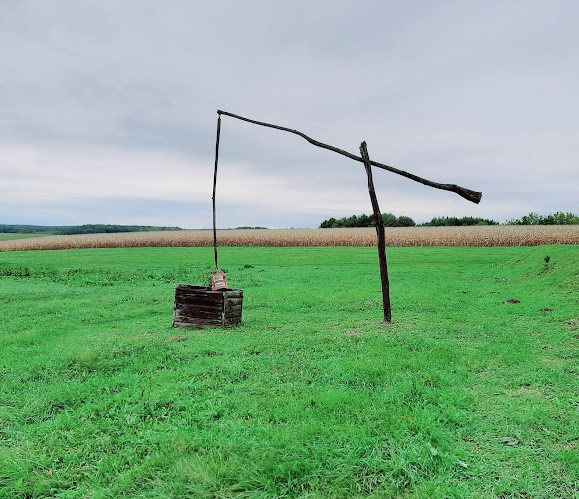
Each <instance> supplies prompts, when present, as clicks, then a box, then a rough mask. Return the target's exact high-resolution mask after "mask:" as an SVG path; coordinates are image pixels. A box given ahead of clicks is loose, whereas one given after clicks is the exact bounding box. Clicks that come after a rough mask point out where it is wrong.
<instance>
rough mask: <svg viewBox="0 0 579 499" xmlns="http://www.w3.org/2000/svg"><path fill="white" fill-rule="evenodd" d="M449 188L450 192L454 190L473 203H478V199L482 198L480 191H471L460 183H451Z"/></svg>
mask: <svg viewBox="0 0 579 499" xmlns="http://www.w3.org/2000/svg"><path fill="white" fill-rule="evenodd" d="M451 190H452V192H456V193H457V194H458V195H459V196H462V197H463V198H464V199H466V200H468V201H471V202H472V203H475V204H479V203H480V200H481V199H482V192H477V191H471V190H470V189H466V188H465V187H461V186H460V185H455V184H452V185H451Z"/></svg>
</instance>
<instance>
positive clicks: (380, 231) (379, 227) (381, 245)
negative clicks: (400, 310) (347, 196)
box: [360, 142, 392, 322]
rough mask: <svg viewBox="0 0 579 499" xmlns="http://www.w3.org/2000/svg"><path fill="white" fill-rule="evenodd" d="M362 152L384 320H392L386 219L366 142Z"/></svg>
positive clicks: (362, 145)
mask: <svg viewBox="0 0 579 499" xmlns="http://www.w3.org/2000/svg"><path fill="white" fill-rule="evenodd" d="M360 153H361V155H362V159H363V160H364V167H365V168H366V175H368V192H369V193H370V201H372V209H373V210H374V221H375V222H376V234H377V235H378V258H379V259H380V279H381V280H382V305H383V308H384V322H392V306H391V305H390V281H389V279H388V263H387V261H386V231H385V230H384V220H383V218H382V214H381V213H380V207H379V206H378V198H377V197H376V191H375V190H374V181H373V180H372V164H371V162H370V156H369V154H368V148H367V146H366V142H362V144H361V145H360Z"/></svg>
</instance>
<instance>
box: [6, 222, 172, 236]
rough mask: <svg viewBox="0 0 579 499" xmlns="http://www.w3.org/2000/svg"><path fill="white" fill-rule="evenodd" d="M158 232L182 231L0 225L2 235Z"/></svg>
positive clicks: (143, 226) (128, 227)
mask: <svg viewBox="0 0 579 499" xmlns="http://www.w3.org/2000/svg"><path fill="white" fill-rule="evenodd" d="M158 230H183V229H181V228H180V227H152V226H149V225H105V224H92V225H75V226H72V225H3V224H0V233H3V234H55V235H70V234H103V233H115V232H150V231H158Z"/></svg>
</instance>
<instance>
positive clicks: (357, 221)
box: [320, 213, 498, 229]
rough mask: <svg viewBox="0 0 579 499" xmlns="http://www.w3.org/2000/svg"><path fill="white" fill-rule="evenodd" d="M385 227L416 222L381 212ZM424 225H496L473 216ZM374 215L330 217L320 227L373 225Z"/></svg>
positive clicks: (435, 220)
mask: <svg viewBox="0 0 579 499" xmlns="http://www.w3.org/2000/svg"><path fill="white" fill-rule="evenodd" d="M382 220H384V226H385V227H414V226H415V225H416V223H415V222H414V220H412V218H410V217H407V216H404V215H402V216H399V217H397V216H395V215H393V214H392V213H383V214H382ZM421 225H425V226H461V225H498V222H495V221H494V220H487V219H484V218H475V217H462V218H457V217H440V218H433V219H432V220H431V221H430V222H427V223H425V224H421ZM374 226H375V223H374V215H365V214H362V215H352V216H351V217H344V218H339V219H335V218H330V219H328V220H324V221H323V222H322V223H321V224H320V229H332V228H337V227H374Z"/></svg>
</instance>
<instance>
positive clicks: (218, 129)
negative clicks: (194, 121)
mask: <svg viewBox="0 0 579 499" xmlns="http://www.w3.org/2000/svg"><path fill="white" fill-rule="evenodd" d="M220 133H221V116H219V117H218V118H217V140H216V142H215V171H214V173H213V249H214V250H215V272H217V271H218V270H219V261H218V259H217V224H216V223H215V189H216V187H217V162H218V161H219V135H220Z"/></svg>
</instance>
